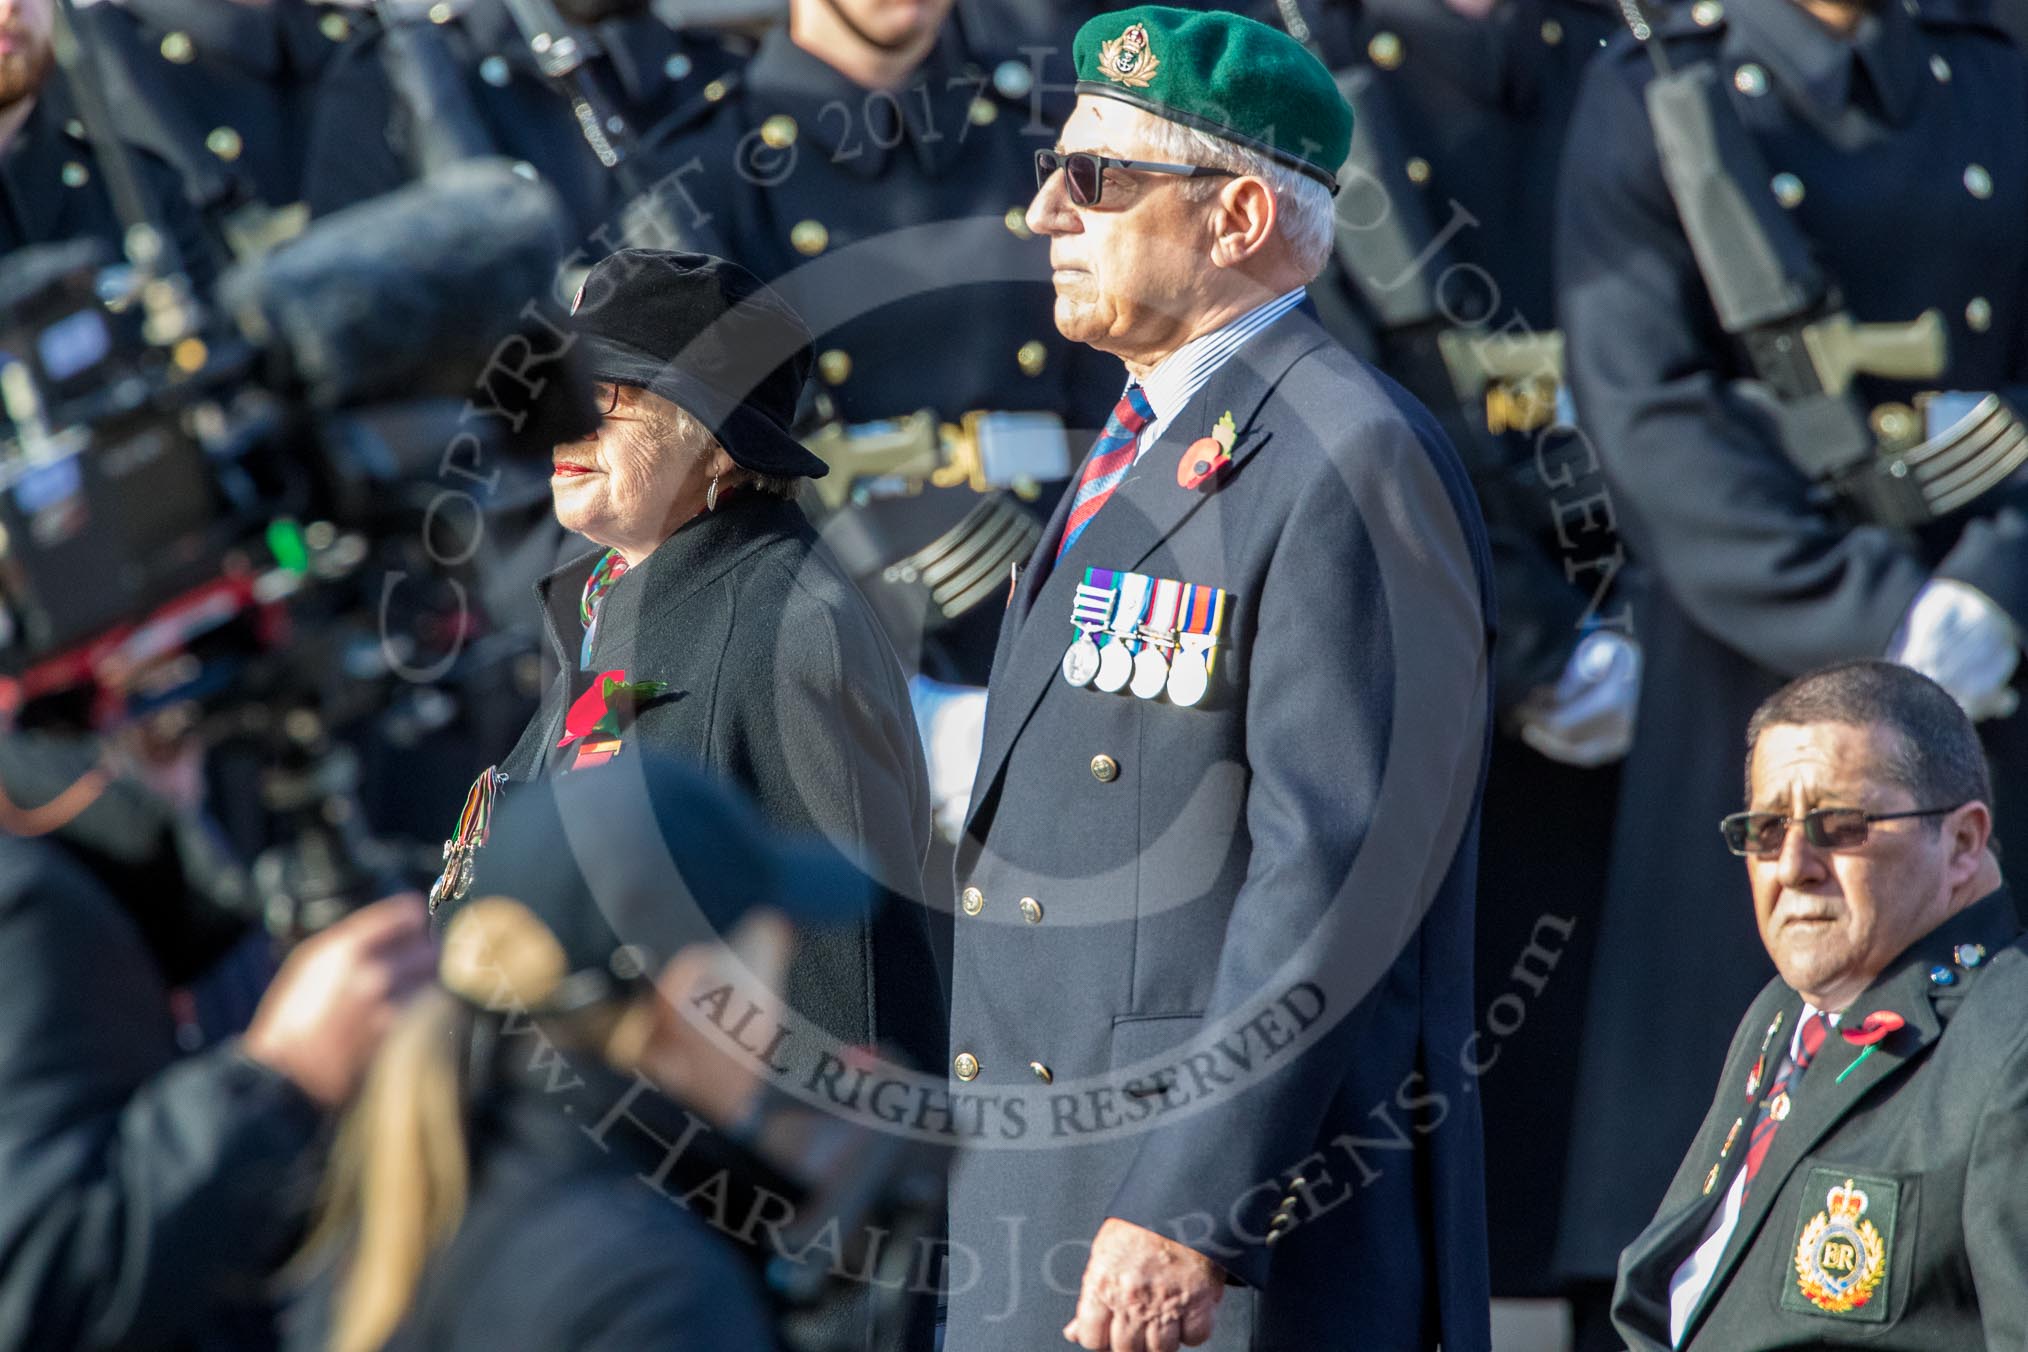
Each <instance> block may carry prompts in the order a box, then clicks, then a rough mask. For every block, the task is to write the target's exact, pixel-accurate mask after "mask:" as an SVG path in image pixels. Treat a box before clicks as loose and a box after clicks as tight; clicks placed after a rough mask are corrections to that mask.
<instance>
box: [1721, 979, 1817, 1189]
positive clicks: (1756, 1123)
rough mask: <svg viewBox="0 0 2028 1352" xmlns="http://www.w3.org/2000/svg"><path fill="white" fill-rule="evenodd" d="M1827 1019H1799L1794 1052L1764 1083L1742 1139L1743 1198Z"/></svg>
mask: <svg viewBox="0 0 2028 1352" xmlns="http://www.w3.org/2000/svg"><path fill="white" fill-rule="evenodd" d="M1830 1032H1831V1021H1830V1020H1829V1019H1827V1018H1825V1017H1824V1016H1823V1014H1822V1013H1817V1014H1812V1015H1811V1016H1810V1017H1809V1018H1807V1019H1805V1020H1803V1026H1802V1027H1801V1028H1800V1029H1799V1030H1797V1034H1796V1054H1795V1056H1793V1057H1790V1058H1785V1059H1784V1061H1783V1063H1782V1068H1781V1073H1780V1074H1778V1075H1776V1076H1775V1082H1774V1083H1773V1084H1772V1085H1770V1086H1768V1092H1767V1097H1766V1098H1764V1099H1762V1100H1761V1101H1760V1112H1759V1113H1758V1114H1757V1115H1756V1116H1755V1117H1754V1120H1753V1132H1752V1134H1751V1135H1749V1136H1748V1137H1747V1138H1746V1182H1745V1184H1744V1186H1742V1187H1741V1188H1740V1194H1739V1195H1740V1196H1741V1197H1744V1196H1745V1195H1746V1194H1747V1192H1748V1191H1749V1190H1750V1189H1751V1188H1752V1187H1753V1176H1754V1175H1755V1174H1757V1173H1759V1172H1760V1166H1761V1163H1762V1161H1764V1160H1766V1159H1767V1149H1768V1147H1769V1146H1771V1145H1773V1144H1774V1138H1775V1133H1776V1132H1777V1131H1780V1130H1781V1125H1782V1123H1783V1122H1785V1121H1787V1120H1788V1116H1789V1109H1790V1106H1791V1103H1792V1101H1793V1100H1794V1098H1795V1095H1796V1081H1797V1080H1799V1079H1801V1078H1802V1075H1803V1072H1804V1071H1806V1070H1808V1069H1809V1068H1810V1062H1812V1061H1814V1060H1815V1059H1816V1057H1817V1053H1818V1052H1820V1051H1822V1050H1823V1048H1824V1039H1825V1038H1826V1037H1827V1036H1829V1035H1830Z"/></svg>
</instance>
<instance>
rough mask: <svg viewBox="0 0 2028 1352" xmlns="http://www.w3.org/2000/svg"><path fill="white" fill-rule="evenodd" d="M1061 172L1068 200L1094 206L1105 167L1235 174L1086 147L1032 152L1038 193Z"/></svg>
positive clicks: (1187, 174) (1207, 175)
mask: <svg viewBox="0 0 2028 1352" xmlns="http://www.w3.org/2000/svg"><path fill="white" fill-rule="evenodd" d="M1059 169H1061V170H1062V171H1063V186H1064V188H1065V190H1067V191H1068V192H1069V193H1070V200H1071V201H1072V202H1073V203H1075V204H1076V205H1078V206H1081V207H1095V206H1097V205H1098V204H1099V194H1100V193H1101V192H1102V191H1103V190H1104V189H1105V182H1106V170H1108V169H1138V170H1139V171H1141V172H1142V173H1144V174H1175V175H1177V176H1178V177H1180V178H1210V177H1213V176H1216V175H1223V176H1224V177H1226V178H1232V177H1234V176H1235V171H1234V170H1231V169H1213V168H1211V167H1210V166H1208V165H1203V164H1164V163H1162V162H1161V161H1160V160H1122V159H1115V158H1114V157H1113V156H1111V155H1098V154H1094V153H1093V152H1091V151H1089V150H1071V151H1057V150H1038V151H1036V152H1035V187H1036V190H1037V191H1038V192H1039V191H1041V189H1042V185H1043V184H1045V183H1047V182H1049V178H1050V175H1052V174H1054V173H1055V172H1056V171H1057V170H1059Z"/></svg>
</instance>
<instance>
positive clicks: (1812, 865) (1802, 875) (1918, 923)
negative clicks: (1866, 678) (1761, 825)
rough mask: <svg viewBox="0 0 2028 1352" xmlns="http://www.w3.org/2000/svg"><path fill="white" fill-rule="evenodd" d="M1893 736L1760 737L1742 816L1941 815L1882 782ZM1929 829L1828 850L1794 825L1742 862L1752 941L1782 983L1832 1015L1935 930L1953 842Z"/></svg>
mask: <svg viewBox="0 0 2028 1352" xmlns="http://www.w3.org/2000/svg"><path fill="white" fill-rule="evenodd" d="M1898 735H1899V734H1897V733H1895V732H1893V731H1891V730H1889V729H1886V728H1882V727H1878V726H1871V727H1853V726H1848V725H1845V724H1838V723H1812V724H1807V725H1801V726H1782V725H1776V726H1774V727H1770V728H1767V729H1765V730H1763V731H1762V733H1761V735H1760V740H1759V743H1758V745H1756V746H1755V748H1754V753H1753V760H1752V763H1751V767H1750V773H1751V780H1752V792H1751V794H1750V801H1749V802H1748V804H1747V807H1748V809H1749V810H1750V811H1754V812H1781V813H1787V814H1788V815H1790V816H1792V817H1796V818H1800V817H1801V816H1802V815H1803V814H1804V813H1806V812H1808V811H1810V810H1811V809H1813V808H1819V807H1856V808H1861V809H1864V810H1865V811H1867V812H1906V811H1911V810H1913V809H1916V808H1928V807H1943V806H1948V805H1947V804H1942V803H1918V802H1916V801H1915V799H1914V798H1913V797H1912V796H1911V795H1910V794H1909V792H1908V790H1906V789H1904V788H1900V787H1898V786H1895V785H1890V784H1887V783H1885V782H1883V781H1882V779H1881V778H1880V776H1879V772H1878V771H1879V766H1880V765H1881V763H1882V756H1881V753H1882V751H1883V750H1885V749H1888V748H1890V747H1891V745H1892V743H1891V740H1890V739H1892V738H1894V737H1897V736H1898ZM1971 810H1977V809H1971ZM1939 820H1940V819H1939V818H1937V817H1924V818H1904V819H1902V820H1900V821H1885V822H1874V823H1872V825H1871V826H1870V827H1869V828H1868V834H1867V838H1866V843H1865V844H1863V845H1861V846H1859V847H1858V848H1856V849H1852V850H1840V851H1835V852H1834V851H1831V850H1825V849H1820V848H1818V847H1817V846H1815V845H1812V844H1810V842H1809V840H1808V839H1807V838H1806V836H1805V833H1804V830H1803V826H1802V823H1801V822H1800V821H1797V822H1795V823H1794V824H1792V825H1791V826H1790V827H1789V832H1788V837H1787V839H1786V840H1785V841H1784V842H1783V845H1782V849H1781V852H1780V853H1779V854H1777V855H1774V856H1772V857H1770V858H1766V859H1762V858H1757V857H1754V856H1748V858H1747V861H1746V869H1747V875H1748V877H1749V878H1750V879H1751V881H1752V884H1753V905H1754V914H1755V917H1756V919H1757V920H1758V921H1759V924H1760V937H1761V942H1762V943H1764V944H1766V945H1767V951H1768V955H1769V956H1770V957H1772V958H1773V959H1774V963H1775V967H1776V968H1777V969H1778V970H1779V971H1780V972H1781V975H1782V980H1783V981H1785V982H1787V983H1788V984H1789V985H1790V986H1791V987H1792V988H1794V989H1795V990H1797V991H1800V992H1801V993H1802V994H1803V995H1804V996H1805V997H1806V998H1808V999H1809V1000H1810V1002H1811V1003H1812V1004H1815V1005H1817V1006H1818V1007H1819V1008H1822V1009H1828V1010H1833V1011H1835V1010H1839V1009H1842V1008H1844V1007H1845V1005H1847V1004H1849V1003H1850V1002H1851V1001H1852V1000H1853V999H1855V998H1856V997H1857V996H1858V995H1859V994H1860V993H1861V992H1862V991H1864V990H1865V989H1866V988H1867V986H1869V985H1871V984H1872V982H1873V979H1874V978H1875V977H1876V976H1878V975H1879V973H1880V972H1881V971H1882V970H1883V969H1884V968H1885V967H1886V966H1887V964H1888V963H1889V962H1892V961H1893V960H1894V959H1895V958H1896V957H1897V956H1899V955H1900V954H1901V952H1902V951H1903V950H1904V949H1906V948H1907V947H1908V946H1909V945H1910V944H1911V943H1914V942H1915V941H1916V940H1917V939H1919V938H1921V937H1922V936H1923V935H1924V934H1926V933H1928V932H1929V931H1930V930H1931V929H1933V928H1935V926H1936V925H1937V924H1938V923H1939V922H1940V921H1941V920H1942V918H1943V917H1944V915H1945V914H1947V912H1948V905H1949V902H1950V898H1951V891H1952V885H1953V877H1952V871H1951V870H1952V865H1953V853H1954V850H1953V845H1954V841H1955V840H1956V839H1957V835H1956V833H1955V832H1954V831H1952V830H1951V829H1949V823H1948V821H1946V822H1945V825H1944V829H1939Z"/></svg>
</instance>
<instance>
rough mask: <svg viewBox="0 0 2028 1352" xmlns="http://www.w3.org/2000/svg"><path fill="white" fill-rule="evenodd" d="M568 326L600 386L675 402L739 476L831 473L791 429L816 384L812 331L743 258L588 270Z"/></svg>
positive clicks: (655, 253) (660, 260)
mask: <svg viewBox="0 0 2028 1352" xmlns="http://www.w3.org/2000/svg"><path fill="white" fill-rule="evenodd" d="M570 322H571V327H572V330H573V332H575V333H576V335H577V337H578V350H579V351H580V352H581V353H583V355H584V357H585V361H586V365H587V367H588V370H589V373H590V375H591V378H592V379H594V380H606V381H611V382H612V383H613V384H616V385H634V386H638V387H639V388H641V389H644V390H647V391H649V392H650V393H653V394H658V395H660V396H662V397H663V398H664V399H667V400H669V402H671V403H673V404H676V405H679V406H680V407H681V408H682V409H683V410H684V411H685V412H687V413H689V414H690V415H691V416H692V417H694V418H696V419H697V420H698V421H699V422H701V423H703V424H704V425H705V426H706V427H708V428H710V429H711V433H712V435H713V436H715V437H717V438H718V441H719V444H720V445H722V446H724V447H725V451H726V454H727V455H729V456H731V457H732V460H733V463H734V464H736V465H738V466H740V467H741V468H742V469H747V470H751V471H753V472H754V473H756V474H770V475H778V476H787V477H801V478H808V479H821V478H823V477H824V475H825V474H827V473H829V472H830V467H829V466H828V465H826V464H825V463H824V462H823V461H822V460H821V459H819V458H818V457H817V456H815V455H813V454H811V452H810V451H809V449H808V448H807V447H805V446H804V445H803V443H802V442H801V441H799V440H797V439H796V436H795V434H794V433H793V432H791V431H790V430H789V429H790V428H791V427H792V426H793V425H794V423H795V419H796V402H797V400H798V398H800V397H801V395H802V392H803V385H804V383H805V382H806V381H808V380H809V378H810V366H811V363H812V357H811V344H810V330H809V328H808V326H807V325H805V324H804V323H803V320H802V317H801V316H800V315H798V314H797V313H796V312H795V310H793V309H792V308H790V306H789V303H788V302H787V301H785V300H783V299H782V298H781V296H779V295H778V294H776V293H775V292H774V291H773V290H772V289H771V288H769V287H768V285H767V284H766V283H765V282H763V281H761V280H760V278H758V277H756V276H754V275H753V274H752V273H750V272H748V271H747V270H746V269H745V268H742V267H740V266H739V265H738V264H737V263H729V262H727V261H726V260H725V259H723V258H713V257H712V256H711V255H709V254H696V253H672V252H670V251H668V250H664V249H622V250H620V252H618V253H616V254H612V255H610V256H609V257H607V258H604V259H601V260H600V261H599V263H598V264H597V265H596V266H595V267H593V268H592V270H591V271H590V272H589V273H587V274H586V276H585V279H584V285H583V286H581V287H579V288H578V293H577V299H576V300H575V301H573V302H572V304H571V321H570Z"/></svg>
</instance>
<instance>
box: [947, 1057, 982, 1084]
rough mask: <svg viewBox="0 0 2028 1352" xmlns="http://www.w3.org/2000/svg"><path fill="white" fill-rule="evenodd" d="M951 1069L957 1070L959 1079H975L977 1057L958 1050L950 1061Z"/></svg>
mask: <svg viewBox="0 0 2028 1352" xmlns="http://www.w3.org/2000/svg"><path fill="white" fill-rule="evenodd" d="M951 1069H952V1070H955V1071H956V1072H958V1078H959V1079H961V1080H976V1079H978V1078H979V1058H978V1057H976V1056H974V1055H972V1054H971V1053H970V1052H959V1053H958V1054H957V1056H956V1057H954V1058H953V1059H952V1061H951Z"/></svg>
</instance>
